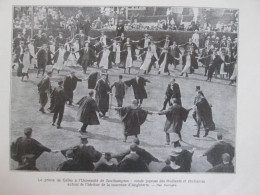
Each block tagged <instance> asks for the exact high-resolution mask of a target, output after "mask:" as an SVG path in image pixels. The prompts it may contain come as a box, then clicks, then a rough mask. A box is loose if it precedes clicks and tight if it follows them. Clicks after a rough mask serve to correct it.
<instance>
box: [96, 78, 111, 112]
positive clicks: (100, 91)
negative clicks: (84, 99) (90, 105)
mask: <svg viewBox="0 0 260 195" xmlns="http://www.w3.org/2000/svg"><path fill="white" fill-rule="evenodd" d="M95 90H96V102H97V106H98V108H99V110H100V111H101V112H107V111H108V108H109V94H108V92H110V87H109V85H108V83H107V82H105V81H104V80H103V79H99V80H98V82H97V85H96V87H95Z"/></svg>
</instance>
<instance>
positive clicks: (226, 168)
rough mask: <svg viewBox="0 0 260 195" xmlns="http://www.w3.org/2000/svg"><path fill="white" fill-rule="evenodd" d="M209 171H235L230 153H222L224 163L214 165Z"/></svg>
mask: <svg viewBox="0 0 260 195" xmlns="http://www.w3.org/2000/svg"><path fill="white" fill-rule="evenodd" d="M207 172H217V173H234V165H233V164H232V163H230V155H229V154H228V153H224V154H222V163H221V164H218V165H216V166H214V167H213V168H211V169H209V170H208V171H207Z"/></svg>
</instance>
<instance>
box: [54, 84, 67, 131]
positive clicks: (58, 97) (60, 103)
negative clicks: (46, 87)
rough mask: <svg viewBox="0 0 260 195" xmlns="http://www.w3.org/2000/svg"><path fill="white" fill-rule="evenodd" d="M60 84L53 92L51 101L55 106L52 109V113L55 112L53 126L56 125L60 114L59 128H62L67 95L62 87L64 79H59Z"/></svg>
mask: <svg viewBox="0 0 260 195" xmlns="http://www.w3.org/2000/svg"><path fill="white" fill-rule="evenodd" d="M58 85H59V86H58V87H55V88H54V90H53V91H52V94H51V102H52V103H53V108H52V110H51V113H54V115H53V119H52V126H55V123H56V120H57V118H58V116H59V118H58V122H57V129H60V128H61V126H60V125H61V121H62V118H63V113H64V108H65V102H66V96H65V93H64V89H63V87H62V85H63V81H62V80H60V81H58Z"/></svg>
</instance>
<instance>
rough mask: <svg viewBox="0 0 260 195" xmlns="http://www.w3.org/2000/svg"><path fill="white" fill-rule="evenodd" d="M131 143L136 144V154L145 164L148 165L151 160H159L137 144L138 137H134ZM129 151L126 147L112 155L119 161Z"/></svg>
mask: <svg viewBox="0 0 260 195" xmlns="http://www.w3.org/2000/svg"><path fill="white" fill-rule="evenodd" d="M133 143H135V144H136V145H137V148H136V154H138V155H139V156H140V157H141V158H142V159H143V160H144V161H145V163H146V164H147V165H149V164H150V163H151V162H160V160H158V159H157V158H156V157H154V156H153V155H152V154H151V153H149V152H148V151H146V150H145V149H143V148H141V147H140V146H139V144H140V140H139V139H138V138H134V139H133ZM130 152H131V151H130V149H128V150H126V151H124V152H122V153H119V154H115V155H113V157H114V158H116V159H117V161H118V162H120V161H121V160H123V158H124V157H125V156H126V155H128V154H130Z"/></svg>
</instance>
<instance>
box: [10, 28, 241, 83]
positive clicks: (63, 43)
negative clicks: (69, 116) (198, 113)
mask: <svg viewBox="0 0 260 195" xmlns="http://www.w3.org/2000/svg"><path fill="white" fill-rule="evenodd" d="M193 37H195V36H193ZM221 43H222V42H221ZM197 44H198V43H197V42H196V40H193V38H190V39H189V41H188V42H187V43H185V44H182V45H178V44H177V43H176V41H173V40H172V39H171V37H170V36H169V35H166V37H165V39H163V40H159V41H155V40H154V38H153V37H152V36H150V35H149V34H145V35H144V38H142V39H140V40H131V39H130V38H129V37H126V36H125V35H124V33H121V35H120V36H117V37H115V38H113V39H110V38H108V37H107V36H106V34H105V33H104V32H103V31H102V32H101V36H98V37H95V38H93V37H90V36H87V35H85V34H84V32H83V30H80V32H79V34H76V35H75V36H74V37H73V38H72V39H71V38H65V37H64V36H63V33H62V32H60V33H59V36H58V37H56V38H53V37H52V36H51V37H49V40H48V38H47V37H46V36H43V35H42V32H41V31H39V32H38V34H36V35H35V36H34V39H31V40H30V42H26V41H25V40H24V39H23V37H21V34H20V33H19V34H18V37H17V38H16V39H15V40H14V64H17V65H18V70H17V74H18V76H22V80H23V77H24V76H27V78H28V77H29V75H28V70H29V68H30V67H32V66H33V67H37V68H38V73H37V76H38V74H40V71H41V70H43V74H44V72H45V69H46V66H47V65H53V66H52V70H57V71H58V73H59V72H60V70H62V69H63V68H64V67H65V66H81V67H82V69H83V73H84V74H86V71H87V68H88V67H91V66H97V67H98V68H100V69H102V71H103V72H107V71H108V70H109V69H111V68H112V67H113V66H118V67H119V68H123V69H124V73H126V72H127V73H128V74H130V73H131V68H132V67H133V62H134V61H135V60H138V61H140V62H141V65H140V71H142V72H143V73H144V74H148V73H150V71H151V69H152V68H155V69H156V71H157V73H158V74H161V73H166V74H168V75H170V71H169V65H174V69H176V67H177V66H178V65H179V64H180V63H182V70H181V73H180V76H183V75H184V76H186V77H188V74H192V73H194V70H195V69H198V64H199V63H201V64H202V65H203V66H204V67H205V75H207V81H211V79H212V76H213V74H214V73H215V75H217V74H219V73H223V71H226V72H227V75H228V76H229V78H231V76H233V77H236V74H237V67H236V65H235V67H234V64H236V51H234V52H230V49H229V50H228V49H227V45H225V44H220V45H218V46H217V45H216V44H215V43H214V44H213V43H212V44H210V42H209V44H206V46H205V48H199V46H198V45H197ZM222 46H223V47H222ZM182 48H183V49H182ZM182 51H183V52H182ZM232 64H233V66H232ZM232 67H233V68H232ZM235 79H236V78H233V79H231V81H232V80H235Z"/></svg>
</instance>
